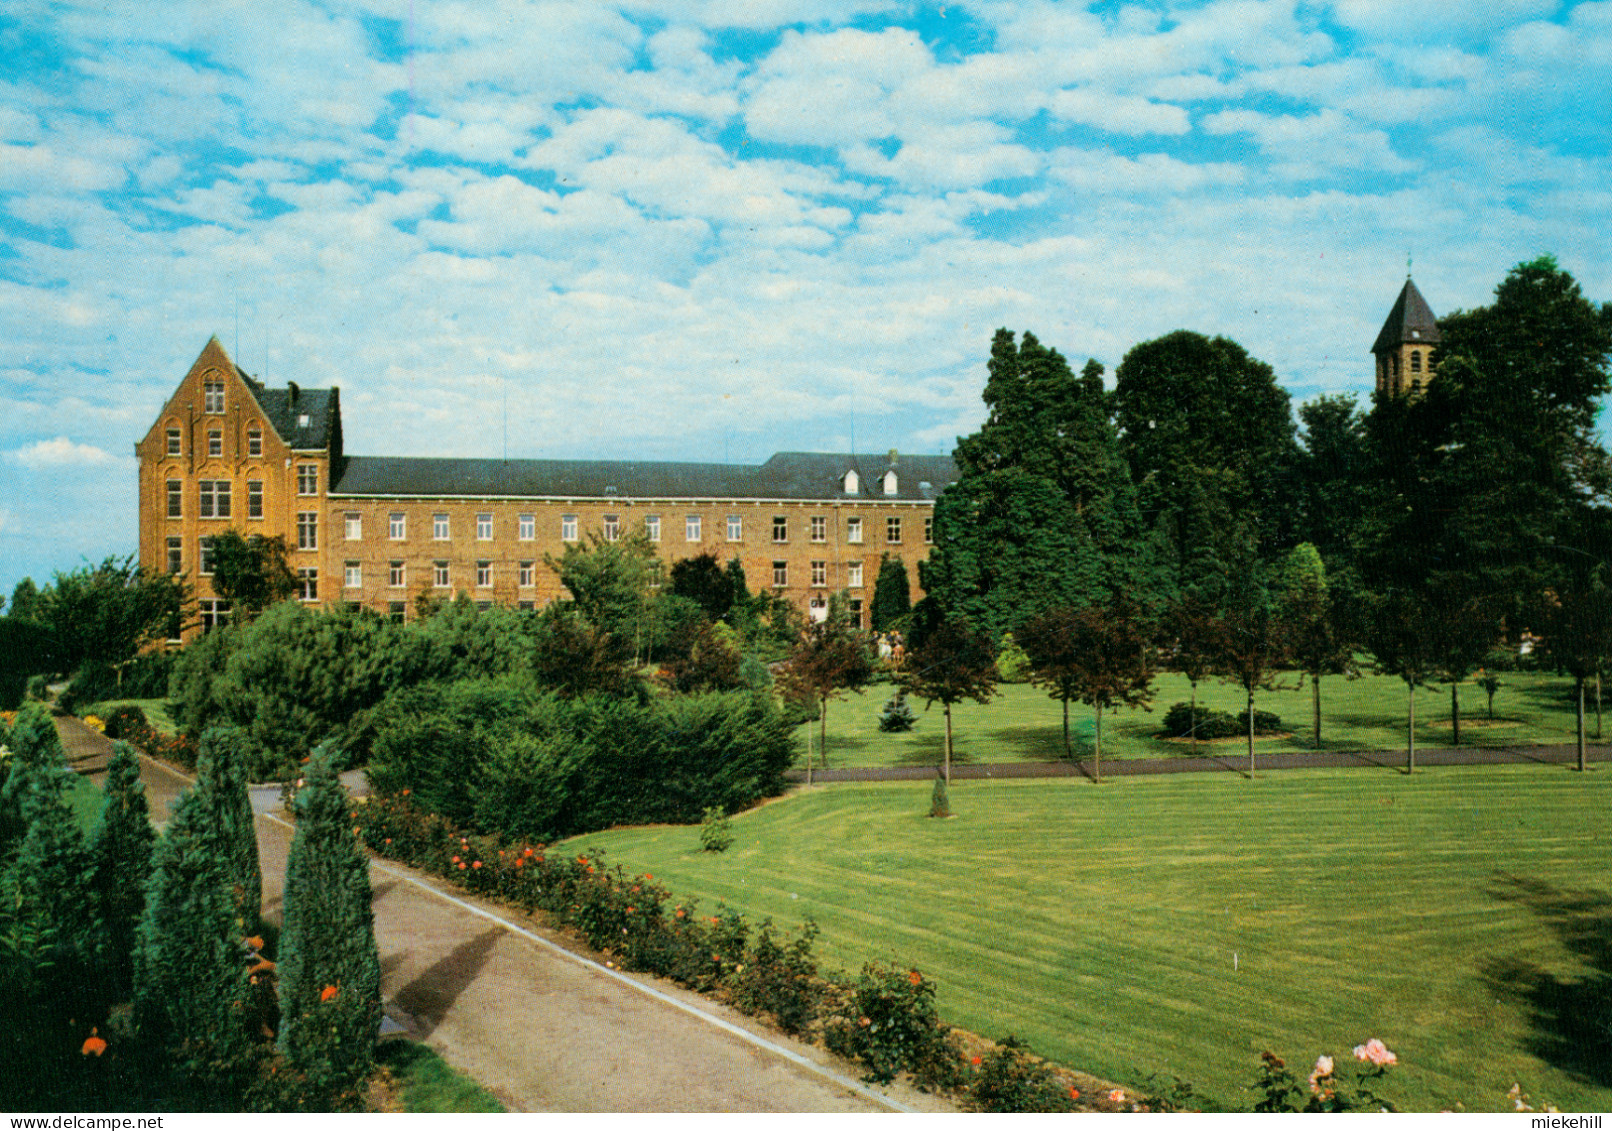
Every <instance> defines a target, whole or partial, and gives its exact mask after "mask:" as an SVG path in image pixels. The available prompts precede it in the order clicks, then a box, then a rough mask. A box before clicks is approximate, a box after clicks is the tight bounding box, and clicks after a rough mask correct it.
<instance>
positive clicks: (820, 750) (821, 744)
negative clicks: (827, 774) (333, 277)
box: [817, 695, 828, 770]
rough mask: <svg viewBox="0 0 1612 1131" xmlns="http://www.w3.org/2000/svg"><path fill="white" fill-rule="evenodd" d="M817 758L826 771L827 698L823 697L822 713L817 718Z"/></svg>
mask: <svg viewBox="0 0 1612 1131" xmlns="http://www.w3.org/2000/svg"><path fill="white" fill-rule="evenodd" d="M817 756H818V757H819V758H821V759H822V760H823V769H825V770H826V769H828V696H827V695H825V696H823V713H822V714H821V715H820V716H819V718H818V731H817Z"/></svg>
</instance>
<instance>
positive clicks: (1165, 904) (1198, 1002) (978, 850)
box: [567, 766, 1612, 1110]
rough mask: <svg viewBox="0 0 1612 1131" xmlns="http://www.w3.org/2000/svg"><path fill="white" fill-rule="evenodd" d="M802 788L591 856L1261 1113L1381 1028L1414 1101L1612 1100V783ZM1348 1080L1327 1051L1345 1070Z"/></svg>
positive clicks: (1041, 1043)
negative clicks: (1283, 1074)
mask: <svg viewBox="0 0 1612 1131" xmlns="http://www.w3.org/2000/svg"><path fill="white" fill-rule="evenodd" d="M928 804H929V784H928V783H927V782H925V783H922V784H919V783H912V784H908V783H889V784H855V785H852V784H845V785H831V786H819V787H817V788H815V789H813V790H809V791H803V792H797V793H795V794H793V795H790V796H788V797H785V798H782V799H780V800H778V801H775V802H773V803H770V804H768V805H764V806H762V807H760V808H758V809H755V810H752V811H750V812H748V813H744V814H741V815H739V816H738V817H736V818H735V819H734V821H733V829H734V832H735V834H736V837H735V841H734V845H733V847H732V848H731V849H730V850H729V851H728V852H727V853H725V854H721V855H716V854H710V853H705V852H702V851H701V850H700V846H699V839H698V830H697V828H695V827H665V826H662V827H653V828H641V829H618V830H613V831H610V832H603V833H595V834H591V835H588V836H585V837H579V838H576V839H574V840H572V841H570V842H568V845H567V847H568V848H575V849H581V848H584V847H588V846H598V847H601V848H604V849H606V850H607V851H608V853H609V858H610V859H613V860H614V861H615V862H617V863H619V864H622V865H623V866H625V867H626V868H627V869H628V870H629V871H632V872H642V871H648V872H650V873H652V874H653V875H654V876H655V877H656V878H657V879H660V880H664V881H665V882H666V883H667V884H668V885H669V886H670V887H671V889H672V890H673V891H674V892H675V893H677V894H679V895H691V896H698V897H700V898H701V899H702V901H703V906H704V907H706V908H707V909H709V908H711V907H714V906H715V903H716V901H717V900H719V899H720V900H724V901H726V902H727V903H728V904H729V905H731V906H734V907H737V908H740V909H742V910H743V911H744V912H745V913H746V914H747V915H748V916H750V917H751V918H752V919H753V920H756V921H759V920H760V919H761V918H763V917H766V916H772V917H773V918H774V919H775V920H776V921H777V922H778V923H780V924H782V925H786V926H788V927H790V928H793V927H795V926H796V925H798V924H799V923H800V922H801V921H803V920H804V919H805V918H806V917H807V916H811V917H813V918H815V919H816V921H817V922H818V923H819V925H820V926H821V927H822V930H823V934H822V937H821V939H820V940H819V946H818V949H819V952H820V953H821V954H822V956H823V957H824V959H825V961H826V964H827V965H831V966H837V967H840V968H842V969H847V970H855V969H858V968H859V967H860V965H861V964H862V963H863V962H864V961H867V960H881V961H889V962H894V963H896V964H898V965H900V966H902V967H908V966H913V967H916V968H918V969H920V970H922V971H923V972H924V973H925V974H926V975H928V976H931V977H933V978H935V979H936V980H937V982H938V985H939V993H938V1001H939V1005H940V1009H941V1012H942V1015H943V1016H944V1017H945V1018H946V1019H947V1020H948V1021H950V1022H952V1023H953V1024H956V1025H960V1026H963V1027H965V1028H968V1029H971V1030H974V1031H977V1032H980V1033H982V1034H984V1035H986V1036H990V1037H1001V1036H1002V1035H1004V1034H1006V1033H1009V1032H1011V1033H1014V1034H1017V1035H1018V1036H1020V1037H1022V1038H1025V1039H1027V1040H1029V1041H1030V1042H1031V1044H1032V1045H1033V1047H1034V1048H1035V1049H1036V1050H1037V1051H1040V1052H1042V1053H1044V1054H1046V1055H1048V1056H1051V1057H1053V1058H1055V1059H1057V1060H1059V1061H1061V1062H1064V1063H1066V1064H1069V1065H1072V1066H1075V1067H1079V1068H1082V1069H1085V1070H1087V1071H1090V1072H1094V1073H1097V1074H1099V1075H1101V1076H1105V1077H1107V1078H1110V1079H1114V1080H1117V1081H1120V1082H1122V1083H1125V1084H1130V1085H1137V1084H1141V1083H1142V1082H1143V1079H1144V1077H1145V1076H1146V1075H1147V1074H1148V1073H1150V1072H1161V1073H1166V1074H1173V1075H1177V1076H1180V1077H1182V1078H1183V1079H1185V1080H1188V1081H1191V1082H1192V1083H1193V1084H1194V1085H1196V1086H1197V1088H1198V1089H1199V1091H1200V1092H1201V1093H1203V1094H1204V1095H1205V1096H1206V1097H1208V1100H1209V1102H1210V1103H1212V1104H1213V1105H1215V1106H1216V1107H1220V1108H1227V1109H1232V1110H1237V1109H1242V1110H1246V1109H1248V1108H1250V1107H1251V1106H1252V1104H1253V1102H1254V1097H1253V1095H1252V1093H1251V1092H1250V1091H1249V1090H1248V1085H1249V1083H1250V1082H1251V1081H1252V1080H1253V1079H1254V1078H1255V1076H1256V1075H1257V1072H1258V1069H1259V1054H1260V1052H1261V1051H1262V1050H1264V1049H1271V1050H1274V1051H1276V1052H1277V1053H1279V1054H1280V1055H1282V1056H1283V1057H1285V1058H1287V1059H1288V1062H1289V1063H1290V1064H1291V1065H1293V1066H1294V1067H1295V1068H1297V1070H1298V1073H1299V1076H1300V1078H1301V1079H1302V1077H1303V1076H1304V1075H1306V1074H1307V1073H1308V1071H1309V1067H1310V1065H1311V1063H1312V1062H1313V1060H1314V1058H1315V1057H1316V1056H1317V1055H1318V1054H1321V1053H1330V1054H1332V1055H1334V1056H1337V1057H1341V1058H1347V1057H1348V1055H1349V1050H1350V1049H1351V1047H1352V1046H1354V1045H1356V1044H1359V1043H1362V1042H1364V1041H1365V1040H1366V1039H1367V1038H1369V1037H1379V1038H1381V1039H1382V1040H1383V1041H1384V1042H1386V1043H1387V1045H1388V1047H1389V1048H1391V1049H1393V1050H1394V1051H1395V1052H1396V1053H1398V1054H1399V1057H1400V1062H1401V1066H1400V1067H1399V1068H1397V1069H1395V1070H1393V1071H1392V1074H1391V1079H1390V1081H1389V1083H1388V1084H1387V1085H1386V1087H1385V1088H1384V1089H1383V1090H1384V1094H1385V1095H1387V1096H1388V1097H1389V1098H1391V1099H1392V1100H1394V1101H1395V1102H1396V1103H1397V1104H1399V1105H1400V1106H1401V1107H1402V1108H1406V1109H1412V1110H1438V1109H1443V1108H1453V1107H1454V1106H1455V1105H1457V1104H1461V1105H1463V1106H1464V1107H1465V1108H1466V1109H1467V1110H1479V1109H1482V1110H1503V1109H1506V1108H1507V1101H1506V1099H1505V1094H1506V1091H1507V1089H1508V1088H1510V1087H1511V1086H1512V1084H1513V1083H1517V1084H1520V1085H1521V1086H1522V1088H1523V1090H1524V1091H1526V1092H1528V1093H1529V1094H1530V1095H1532V1096H1533V1097H1534V1099H1535V1101H1536V1102H1538V1101H1542V1100H1543V1101H1548V1102H1552V1103H1555V1104H1557V1105H1559V1106H1560V1107H1562V1108H1563V1109H1566V1110H1606V1109H1607V1108H1609V1107H1612V1042H1609V1040H1608V1031H1607V1028H1606V1026H1607V1025H1608V1024H1612V879H1609V878H1608V874H1607V867H1606V865H1607V855H1608V849H1607V846H1608V843H1609V839H1608V837H1609V833H1612V828H1609V826H1612V770H1606V771H1601V772H1593V771H1592V772H1591V773H1589V774H1584V775H1581V774H1578V773H1575V772H1573V771H1571V770H1568V769H1566V768H1563V767H1557V766H1499V767H1470V768H1440V769H1436V770H1425V771H1421V772H1419V773H1417V774H1416V775H1414V776H1411V777H1406V776H1403V775H1401V774H1399V773H1396V772H1393V771H1388V770H1333V771H1287V772H1282V773H1272V774H1269V775H1266V776H1263V777H1260V778H1257V779H1254V780H1252V781H1250V780H1247V779H1244V778H1241V777H1234V776H1232V775H1224V776H1222V775H1199V774H1191V775H1183V776H1176V775H1168V776H1163V777H1149V778H1129V779H1124V780H1122V781H1119V782H1116V783H1111V784H1106V785H1102V786H1095V785H1092V784H1090V783H1089V782H1085V781H1081V780H1074V779H1058V780H1038V781H1011V782H1001V781H999V782H967V783H958V784H957V785H955V786H954V787H953V789H952V804H953V807H954V809H955V810H956V811H957V813H958V816H956V817H954V818H952V819H950V820H944V821H937V820H931V819H929V818H928V817H927V816H926V815H925V814H926V813H927V810H928ZM1340 1063H1341V1061H1340Z"/></svg>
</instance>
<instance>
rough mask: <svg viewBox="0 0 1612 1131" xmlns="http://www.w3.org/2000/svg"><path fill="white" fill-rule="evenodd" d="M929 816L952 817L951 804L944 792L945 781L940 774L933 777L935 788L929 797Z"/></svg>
mask: <svg viewBox="0 0 1612 1131" xmlns="http://www.w3.org/2000/svg"><path fill="white" fill-rule="evenodd" d="M929 815H930V816H931V817H950V816H951V815H952V802H951V798H950V797H949V796H948V795H947V792H946V779H945V778H944V777H942V776H941V775H940V774H936V775H935V788H934V791H933V792H932V793H931V794H930V795H929Z"/></svg>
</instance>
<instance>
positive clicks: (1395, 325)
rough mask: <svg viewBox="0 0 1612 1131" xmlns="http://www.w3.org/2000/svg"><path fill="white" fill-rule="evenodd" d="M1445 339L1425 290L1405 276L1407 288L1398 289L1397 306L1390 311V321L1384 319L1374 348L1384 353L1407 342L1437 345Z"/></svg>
mask: <svg viewBox="0 0 1612 1131" xmlns="http://www.w3.org/2000/svg"><path fill="white" fill-rule="evenodd" d="M1442 340H1443V335H1441V334H1440V333H1439V330H1438V320H1437V319H1436V318H1434V317H1433V311H1432V308H1430V307H1429V306H1428V305H1427V300H1426V299H1425V298H1423V297H1422V292H1421V291H1419V290H1417V289H1416V284H1415V283H1413V282H1411V281H1410V280H1409V279H1406V280H1405V286H1404V289H1403V290H1401V291H1400V292H1399V298H1398V299H1396V300H1395V302H1394V309H1392V310H1390V311H1389V312H1388V321H1386V322H1384V323H1383V328H1382V332H1381V333H1379V334H1378V335H1377V343H1376V345H1374V346H1372V347H1371V352H1372V353H1381V352H1382V351H1383V350H1391V349H1395V348H1397V347H1399V346H1402V345H1404V344H1405V343H1406V342H1419V343H1424V344H1430V345H1436V344H1437V343H1438V342H1440V341H1442Z"/></svg>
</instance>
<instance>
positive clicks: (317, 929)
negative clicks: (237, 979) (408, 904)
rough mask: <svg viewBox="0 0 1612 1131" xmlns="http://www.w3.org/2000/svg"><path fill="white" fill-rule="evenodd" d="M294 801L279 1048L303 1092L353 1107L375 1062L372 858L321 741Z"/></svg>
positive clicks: (377, 973) (377, 1005) (377, 971)
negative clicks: (357, 831)
mask: <svg viewBox="0 0 1612 1131" xmlns="http://www.w3.org/2000/svg"><path fill="white" fill-rule="evenodd" d="M304 780H305V783H306V784H305V785H304V788H303V790H302V794H301V796H300V797H299V798H298V805H299V812H298V813H297V831H296V835H295V836H294V837H293V838H292V841H291V854H290V858H289V859H288V861H287V863H286V877H285V924H284V927H283V929H282V930H281V933H280V966H279V992H280V1033H279V1039H278V1042H277V1044H278V1048H279V1050H280V1051H281V1052H282V1053H284V1054H285V1056H286V1058H287V1059H288V1060H289V1061H290V1063H291V1066H292V1067H293V1068H294V1069H296V1070H297V1071H299V1072H300V1073H301V1074H302V1075H303V1077H304V1078H305V1079H306V1081H307V1089H308V1094H309V1098H314V1097H317V1100H318V1101H320V1102H322V1103H323V1104H324V1105H325V1106H327V1107H329V1108H343V1107H356V1106H358V1104H359V1103H360V1102H361V1100H362V1098H363V1097H362V1089H363V1085H364V1081H365V1080H366V1079H367V1078H368V1076H369V1074H370V1071H371V1070H372V1069H373V1067H374V1053H375V1035H376V1033H377V1031H378V1030H379V1027H380V1021H381V967H380V955H379V952H378V951H377V950H376V947H375V917H374V913H373V912H372V910H371V908H370V886H369V860H368V858H367V857H366V856H365V855H364V852H363V849H362V848H361V847H360V845H359V842H358V839H357V838H356V837H355V836H354V835H353V823H352V818H351V816H350V813H351V806H352V800H351V799H350V798H349V797H348V796H347V791H346V789H345V788H343V786H342V784H341V780H340V779H339V778H338V777H337V776H336V771H335V770H334V768H333V767H332V766H331V763H330V755H329V752H328V751H327V750H326V749H325V748H324V747H320V748H319V749H317V750H315V751H314V753H313V757H312V759H311V760H310V761H309V764H308V770H307V774H306V775H305V779H304Z"/></svg>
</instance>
